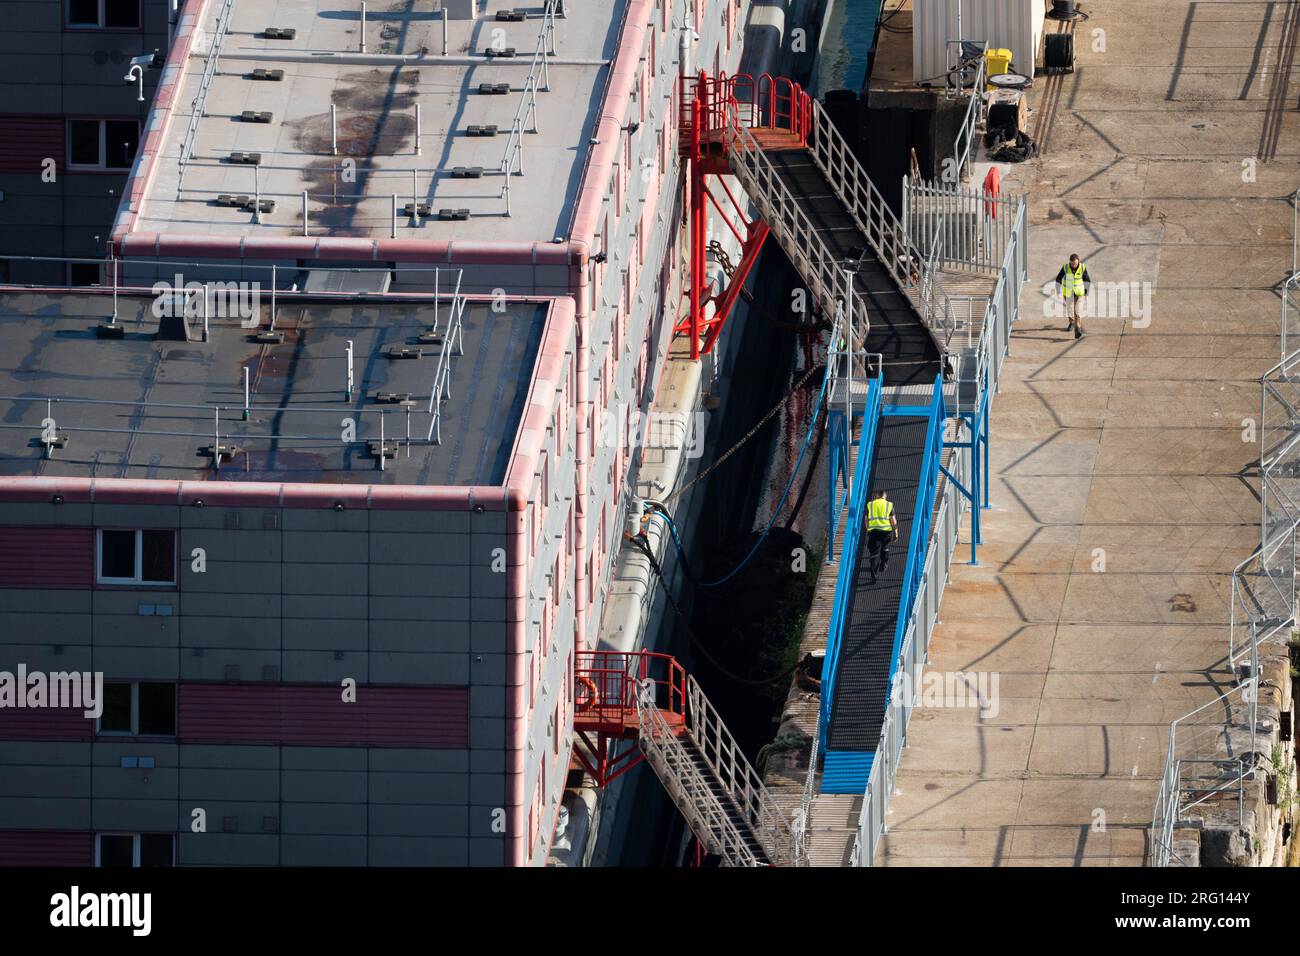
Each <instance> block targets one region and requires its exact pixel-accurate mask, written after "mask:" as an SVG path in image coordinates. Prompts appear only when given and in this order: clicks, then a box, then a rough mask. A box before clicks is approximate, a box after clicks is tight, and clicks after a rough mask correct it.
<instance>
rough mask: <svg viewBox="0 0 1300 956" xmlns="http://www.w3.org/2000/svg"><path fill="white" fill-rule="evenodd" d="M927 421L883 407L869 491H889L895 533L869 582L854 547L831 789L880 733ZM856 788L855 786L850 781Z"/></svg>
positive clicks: (865, 766)
mask: <svg viewBox="0 0 1300 956" xmlns="http://www.w3.org/2000/svg"><path fill="white" fill-rule="evenodd" d="M928 424H929V420H928V418H927V417H925V416H911V415H886V416H884V417H883V418H882V419H881V422H880V431H879V434H878V436H877V438H876V448H875V454H874V456H873V459H872V462H871V489H870V492H869V495H871V496H874V495H875V494H876V493H877V492H878V491H881V490H884V491H887V492H888V493H889V499H890V500H891V501H892V502H893V503H894V514H895V516H896V518H897V519H898V540H897V541H895V542H893V543H892V544H891V545H890V549H889V551H890V557H889V566H888V568H886V569H885V571H884V572H883V573H881V574H880V575H879V577H878V579H877V580H876V582H875V583H874V584H873V583H871V573H870V571H869V569H868V560H867V555H866V551H867V549H866V546H865V542H864V543H863V546H862V547H860V548H859V549H858V562H857V568H856V569H855V574H854V585H853V593H852V595H851V596H850V598H849V602H850V603H849V610H848V623H847V626H846V628H845V631H844V635H843V638H842V642H843V643H842V649H841V652H840V657H839V671H838V674H837V675H836V679H835V684H834V687H835V690H834V698H833V700H832V702H831V720H830V729H829V733H828V735H827V751H826V776H825V779H824V781H823V789H824V790H826V791H829V792H835V791H836V788H837V782H836V781H837V777H838V776H839V773H838V771H839V769H841V768H842V769H844V770H845V771H847V772H848V776H849V777H851V778H852V779H854V780H856V779H860V777H861V775H862V774H863V773H865V772H867V771H869V770H870V765H871V757H872V755H874V754H875V751H876V745H877V744H878V743H879V741H880V728H881V724H882V722H883V721H884V717H885V705H886V703H887V700H888V696H889V671H890V663H891V661H892V660H893V658H894V638H895V634H896V631H897V627H898V615H899V604H900V600H901V598H902V588H903V576H904V572H905V569H906V567H907V562H908V557H909V554H908V543H909V540H910V536H911V531H912V519H913V515H914V514H915V512H916V495H917V487H918V485H919V484H920V482H921V478H922V475H921V470H922V467H923V462H924V458H925V438H926V428H927V427H928ZM837 753H838V754H840V755H841V756H839V757H837V756H836V754H837ZM849 753H852V754H856V755H858V757H857V759H856V760H855V761H852V762H851V766H850V765H848V764H846V759H847V758H846V756H844V755H846V754H849ZM853 789H854V790H855V791H856V790H858V789H860V787H857V786H856V784H855V786H854V788H853Z"/></svg>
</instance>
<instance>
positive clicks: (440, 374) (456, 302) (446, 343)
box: [426, 273, 465, 445]
mask: <svg viewBox="0 0 1300 956" xmlns="http://www.w3.org/2000/svg"><path fill="white" fill-rule="evenodd" d="M460 280H461V275H460V273H457V275H456V288H455V291H454V292H453V294H452V298H451V306H450V307H449V308H448V310H447V324H446V325H445V326H443V327H442V328H439V316H438V305H437V299H435V300H434V307H433V327H432V329H431V331H432V332H434V333H435V334H441V335H442V349H441V350H440V351H439V352H438V364H437V366H436V367H435V369H434V373H433V385H432V387H431V388H430V390H429V434H428V435H427V436H426V440H427V441H431V442H433V443H434V444H436V445H441V444H442V403H443V402H444V401H446V400H447V399H449V398H451V356H452V354H453V350H454V352H455V354H456V355H464V354H465V332H464V329H463V327H462V325H461V321H462V319H463V318H464V315H465V297H464V296H462V295H461V294H460Z"/></svg>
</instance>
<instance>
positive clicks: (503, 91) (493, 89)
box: [478, 83, 510, 96]
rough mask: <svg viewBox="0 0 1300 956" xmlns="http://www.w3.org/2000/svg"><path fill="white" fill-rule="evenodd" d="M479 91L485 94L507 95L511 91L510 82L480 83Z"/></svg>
mask: <svg viewBox="0 0 1300 956" xmlns="http://www.w3.org/2000/svg"><path fill="white" fill-rule="evenodd" d="M478 91H479V93H480V94H482V95H483V96H505V95H507V94H508V93H509V92H510V84H509V83H480V84H479V85H478Z"/></svg>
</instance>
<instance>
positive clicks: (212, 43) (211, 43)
mask: <svg viewBox="0 0 1300 956" xmlns="http://www.w3.org/2000/svg"><path fill="white" fill-rule="evenodd" d="M234 9H235V0H223V3H222V5H221V11H220V12H219V13H218V14H217V22H216V25H215V26H214V27H213V29H212V35H211V36H210V37H209V39H208V53H207V57H206V59H205V60H204V62H203V76H202V77H201V78H200V79H199V88H198V89H197V90H196V91H195V93H194V99H193V100H191V101H190V122H189V125H188V126H186V127H185V136H184V137H183V138H182V139H181V155H180V172H179V174H178V175H177V177H176V196H177V198H180V194H181V187H182V186H183V185H184V184H185V167H186V166H187V165H189V161H190V156H191V155H192V154H193V152H194V135H195V133H197V132H198V128H199V121H200V120H201V119H202V118H203V107H204V104H205V103H206V102H207V99H208V90H209V88H211V86H212V79H213V77H215V76H216V75H217V58H218V57H219V56H220V55H221V43H222V41H223V40H224V39H225V38H226V32H227V31H228V30H229V29H230V15H231V13H233V12H234ZM184 69H185V64H181V70H182V72H183V71H184Z"/></svg>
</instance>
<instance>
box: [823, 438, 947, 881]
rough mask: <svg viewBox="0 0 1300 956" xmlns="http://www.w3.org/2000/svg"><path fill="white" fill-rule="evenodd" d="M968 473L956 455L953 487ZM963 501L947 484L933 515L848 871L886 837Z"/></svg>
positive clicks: (868, 858)
mask: <svg viewBox="0 0 1300 956" xmlns="http://www.w3.org/2000/svg"><path fill="white" fill-rule="evenodd" d="M967 468H968V465H967V458H966V457H965V456H961V455H959V456H957V457H956V460H955V461H954V463H953V468H952V469H950V471H951V472H952V475H953V477H954V478H955V479H956V481H957V482H961V483H963V484H964V483H966V482H967V481H968V480H969V478H968V474H967ZM963 501H964V499H963V498H962V497H961V494H960V492H959V491H958V490H957V484H956V482H954V481H952V480H950V481H948V482H947V483H946V484H945V485H944V494H943V497H942V498H941V499H940V501H939V508H938V510H937V511H936V512H935V515H934V520H933V523H932V526H931V530H930V535H929V538H928V541H927V544H926V549H925V554H926V557H925V568H924V570H923V571H922V572H921V577H920V581H919V583H918V586H917V590H916V598H915V600H913V602H912V606H911V610H910V612H909V614H908V619H907V628H906V630H905V632H904V636H903V642H902V645H901V647H900V648H899V652H898V654H897V656H896V657H895V660H894V667H893V668H891V670H893V672H894V674H895V682H894V685H893V686H892V687H891V693H890V698H889V703H888V705H887V706H886V708H885V719H884V722H883V724H882V725H881V730H880V742H879V743H878V744H877V745H876V756H875V759H874V760H873V761H872V764H871V773H870V775H869V776H868V778H867V786H866V789H865V792H864V793H863V800H862V808H861V810H860V811H859V814H858V828H857V833H856V834H855V835H854V839H853V846H852V849H851V851H850V855H849V859H850V865H852V866H872V865H873V863H874V860H875V856H876V850H877V848H878V846H879V843H880V838H881V837H882V836H883V835H884V833H885V813H886V811H887V809H888V806H889V796H890V794H891V793H893V790H894V783H895V780H896V779H897V776H898V763H899V760H900V759H901V757H902V750H903V745H904V743H905V742H906V739H907V727H908V723H909V722H910V720H911V714H912V710H913V709H914V708H915V706H916V702H917V698H918V695H919V693H920V686H921V682H920V679H919V678H920V676H921V670H922V668H923V666H924V664H925V661H926V660H927V658H928V656H929V647H930V636H931V634H932V633H933V631H934V626H935V624H936V623H937V622H938V618H939V605H940V603H941V602H942V600H943V592H944V590H945V588H946V587H947V584H948V569H949V566H950V565H951V563H952V555H953V552H954V551H955V550H956V548H957V539H958V530H959V525H960V520H961V508H962V503H963ZM908 688H910V689H911V690H912V692H913V693H912V694H911V695H910V696H909V695H906V694H903V693H901V691H902V690H905V689H908Z"/></svg>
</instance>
